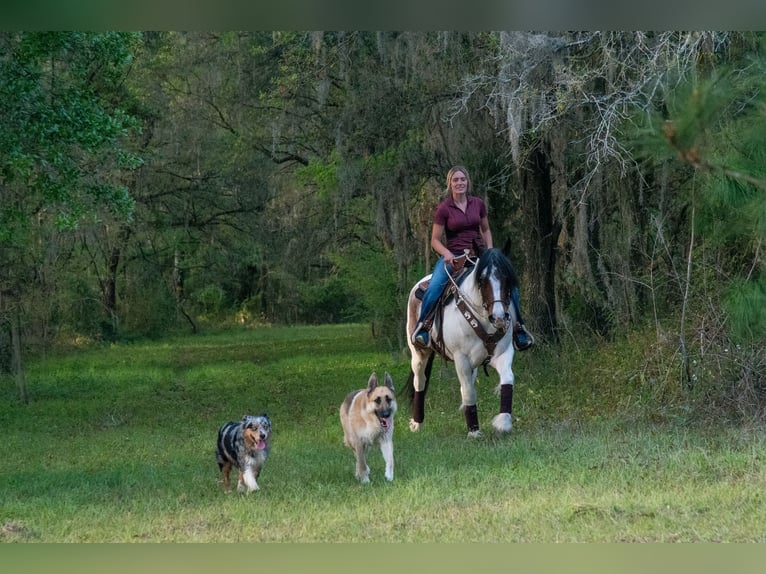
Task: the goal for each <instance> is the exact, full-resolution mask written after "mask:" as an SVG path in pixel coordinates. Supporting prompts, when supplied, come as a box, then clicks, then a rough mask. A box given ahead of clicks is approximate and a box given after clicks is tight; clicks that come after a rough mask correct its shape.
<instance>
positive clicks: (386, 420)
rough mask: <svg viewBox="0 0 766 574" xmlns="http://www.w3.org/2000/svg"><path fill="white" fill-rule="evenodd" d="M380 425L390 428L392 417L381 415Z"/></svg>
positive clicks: (386, 428)
mask: <svg viewBox="0 0 766 574" xmlns="http://www.w3.org/2000/svg"><path fill="white" fill-rule="evenodd" d="M380 426H382V427H383V429H384V430H388V429H390V428H391V417H380Z"/></svg>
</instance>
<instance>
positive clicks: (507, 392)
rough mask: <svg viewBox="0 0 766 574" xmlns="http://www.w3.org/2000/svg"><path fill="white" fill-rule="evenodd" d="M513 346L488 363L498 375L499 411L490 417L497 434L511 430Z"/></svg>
mask: <svg viewBox="0 0 766 574" xmlns="http://www.w3.org/2000/svg"><path fill="white" fill-rule="evenodd" d="M512 362H513V347H510V346H509V348H508V350H507V351H506V352H505V353H503V354H502V355H498V356H497V357H495V359H494V360H493V361H491V362H490V364H491V365H492V366H493V367H494V368H495V370H496V371H497V372H498V374H499V375H500V384H499V385H498V393H499V394H500V412H499V413H498V414H497V415H495V417H494V418H493V419H492V428H493V429H495V432H497V433H499V434H504V433H508V432H511V428H512V427H513V382H514V376H513V369H512V368H511V364H512Z"/></svg>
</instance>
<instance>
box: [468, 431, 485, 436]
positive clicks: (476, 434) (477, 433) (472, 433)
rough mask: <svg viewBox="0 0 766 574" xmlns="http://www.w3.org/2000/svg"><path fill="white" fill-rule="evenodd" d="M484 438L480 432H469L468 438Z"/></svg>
mask: <svg viewBox="0 0 766 574" xmlns="http://www.w3.org/2000/svg"><path fill="white" fill-rule="evenodd" d="M483 436H484V435H483V434H481V431H480V430H474V431H468V438H481V437H483Z"/></svg>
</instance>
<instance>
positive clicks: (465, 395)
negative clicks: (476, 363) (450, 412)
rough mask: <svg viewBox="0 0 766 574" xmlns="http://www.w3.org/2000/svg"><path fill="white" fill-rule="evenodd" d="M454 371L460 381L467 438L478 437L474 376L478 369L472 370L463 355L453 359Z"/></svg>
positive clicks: (469, 362)
mask: <svg viewBox="0 0 766 574" xmlns="http://www.w3.org/2000/svg"><path fill="white" fill-rule="evenodd" d="M455 370H456V371H457V378H458V379H459V380H460V396H461V398H462V404H461V405H460V408H461V409H462V411H463V414H464V415H465V424H466V426H467V427H468V436H469V437H474V438H476V437H480V436H481V431H480V430H479V412H478V408H477V406H476V387H475V385H474V383H475V381H476V375H477V373H478V369H477V368H474V367H473V365H472V364H471V361H470V360H469V358H468V357H467V356H465V355H459V356H456V357H455Z"/></svg>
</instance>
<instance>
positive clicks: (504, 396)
mask: <svg viewBox="0 0 766 574" xmlns="http://www.w3.org/2000/svg"><path fill="white" fill-rule="evenodd" d="M500 412H501V413H508V414H511V413H512V412H513V385H500Z"/></svg>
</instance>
